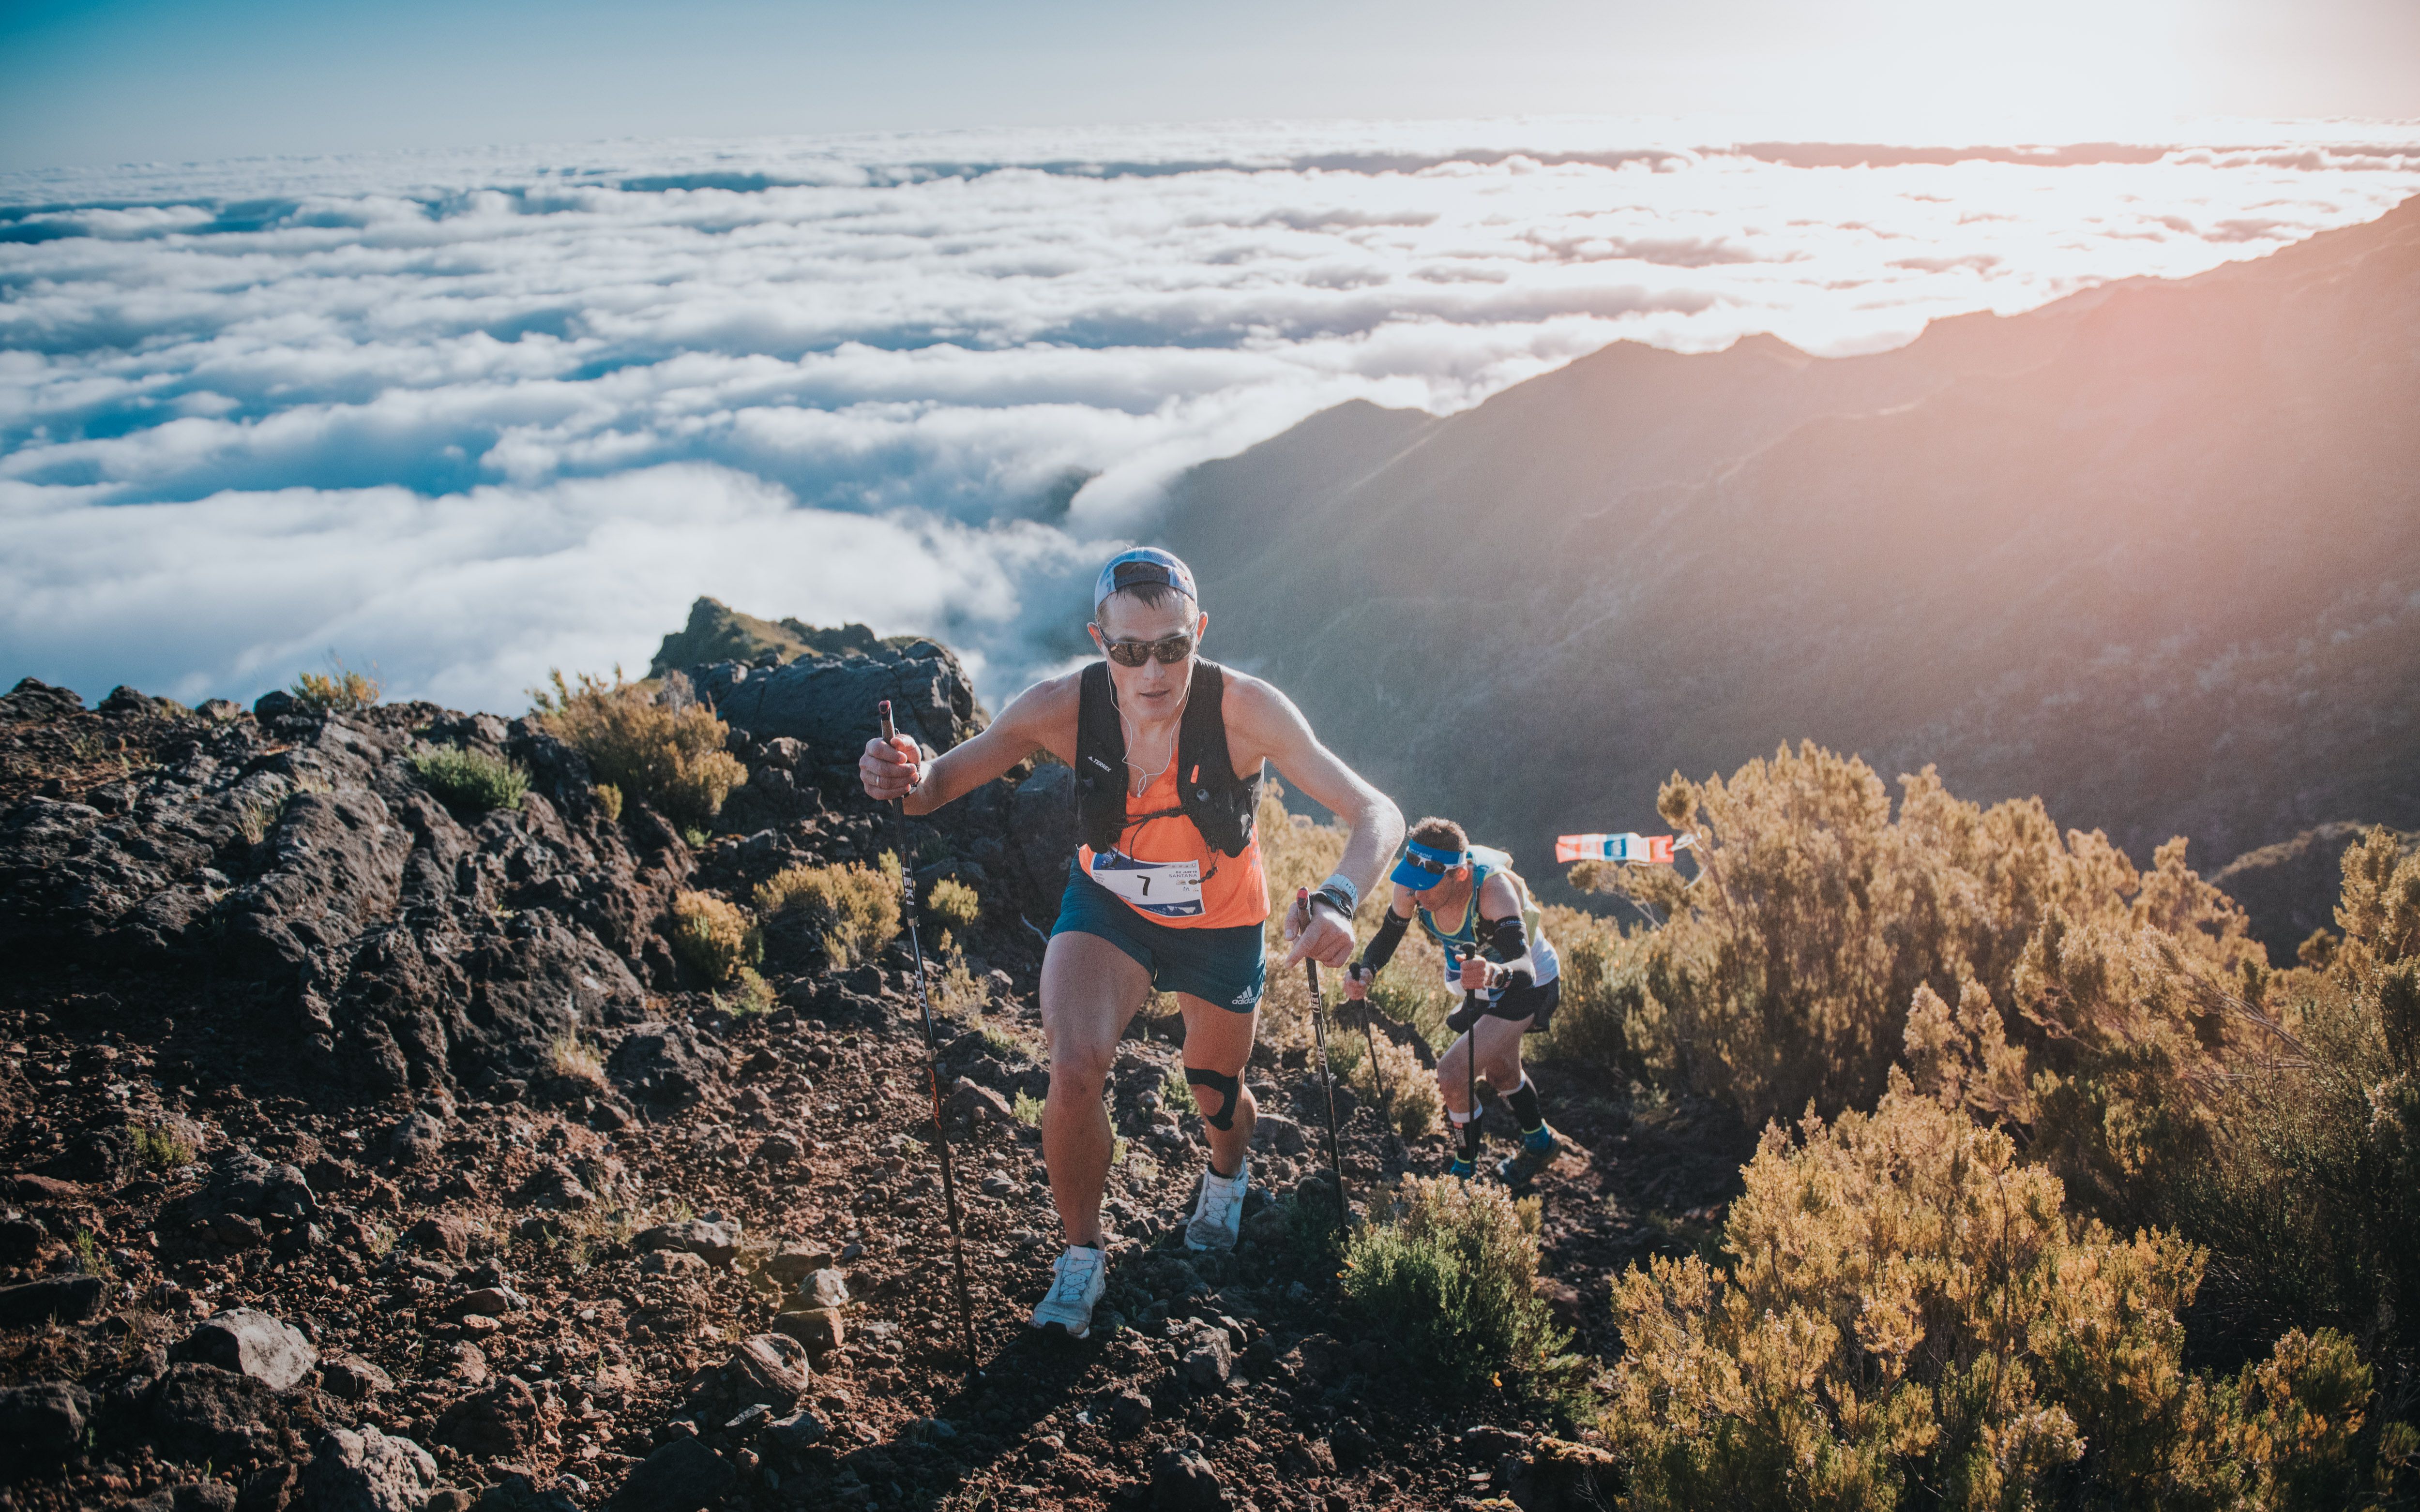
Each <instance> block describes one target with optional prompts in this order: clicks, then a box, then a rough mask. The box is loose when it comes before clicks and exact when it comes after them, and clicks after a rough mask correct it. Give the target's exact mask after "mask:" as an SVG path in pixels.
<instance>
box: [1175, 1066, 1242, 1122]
mask: <svg viewBox="0 0 2420 1512" xmlns="http://www.w3.org/2000/svg"><path fill="white" fill-rule="evenodd" d="M1185 1081H1186V1085H1187V1086H1188V1087H1206V1088H1210V1090H1212V1091H1214V1092H1216V1093H1218V1096H1219V1097H1220V1098H1221V1099H1222V1100H1223V1101H1221V1102H1220V1103H1219V1104H1218V1112H1216V1113H1204V1114H1202V1121H1203V1122H1204V1123H1207V1124H1208V1125H1210V1127H1211V1128H1213V1129H1216V1130H1218V1132H1219V1133H1220V1134H1224V1133H1226V1132H1227V1131H1228V1130H1230V1129H1233V1127H1235V1099H1236V1096H1237V1095H1238V1094H1239V1093H1241V1092H1242V1091H1243V1089H1244V1084H1243V1083H1241V1082H1239V1081H1237V1080H1236V1079H1235V1078H1234V1077H1233V1076H1229V1075H1226V1074H1225V1073H1223V1072H1215V1071H1212V1070H1210V1069H1209V1068H1208V1067H1206V1066H1187V1067H1186V1068H1185Z"/></svg>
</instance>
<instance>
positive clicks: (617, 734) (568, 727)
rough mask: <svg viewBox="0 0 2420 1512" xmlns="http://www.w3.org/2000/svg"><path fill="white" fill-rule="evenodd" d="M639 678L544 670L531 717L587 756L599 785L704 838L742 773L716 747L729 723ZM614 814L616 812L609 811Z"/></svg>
mask: <svg viewBox="0 0 2420 1512" xmlns="http://www.w3.org/2000/svg"><path fill="white" fill-rule="evenodd" d="M661 692H662V693H664V694H667V695H673V696H665V697H659V691H658V690H656V689H653V688H650V687H648V685H646V684H644V683H626V682H624V681H622V677H621V673H620V672H619V671H616V672H615V673H614V675H613V681H612V682H610V683H609V682H606V681H605V680H604V679H603V678H600V677H592V676H589V675H587V674H585V673H582V675H581V676H580V677H579V678H578V679H577V681H566V680H565V678H564V675H563V673H561V672H559V671H558V672H555V673H553V674H552V682H551V687H542V688H535V689H532V691H531V697H532V700H533V703H534V709H535V715H536V718H537V722H538V724H540V725H541V726H543V727H544V728H545V729H546V731H547V733H550V734H551V735H553V736H554V737H555V738H556V739H558V740H561V741H563V742H564V743H565V744H566V745H568V746H572V747H575V748H578V749H579V751H580V753H581V754H582V755H583V756H585V757H587V758H588V765H589V769H590V770H591V771H592V772H594V773H595V774H596V779H597V782H598V784H599V785H600V787H602V786H611V787H613V788H614V789H615V790H616V791H617V792H618V793H619V795H620V796H621V797H622V798H623V799H630V798H635V799H637V800H638V801H640V802H642V803H644V804H646V805H647V806H649V807H650V808H652V809H654V810H657V811H658V812H659V813H661V814H662V815H663V816H664V817H665V818H667V819H670V820H671V821H672V822H673V823H674V824H675V825H679V826H680V827H681V828H682V829H683V830H684V831H685V832H686V831H697V832H698V833H699V838H698V839H696V840H693V841H690V843H691V844H704V843H705V841H704V838H703V835H704V831H705V829H706V826H707V825H710V824H712V823H713V822H714V816H715V815H716V814H718V813H720V812H721V811H722V800H723V799H724V798H726V797H728V796H729V795H730V794H731V790H732V789H733V788H736V787H737V786H739V785H740V784H741V783H743V782H745V781H747V780H748V768H747V767H745V766H743V765H741V764H740V763H739V760H738V758H737V757H736V756H733V755H732V754H731V753H730V752H729V751H728V750H725V749H724V748H723V743H724V742H725V741H726V740H727V739H728V738H729V737H730V733H731V729H730V726H728V725H726V724H724V723H723V722H722V721H721V719H718V718H716V717H714V711H713V710H711V709H709V708H707V707H706V705H704V704H702V703H698V702H694V701H693V700H684V699H682V698H680V697H678V696H677V692H676V690H675V689H673V688H670V687H667V688H664V689H662V690H661ZM615 817H616V818H618V817H619V812H618V810H615Z"/></svg>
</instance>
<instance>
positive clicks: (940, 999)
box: [933, 933, 985, 1021]
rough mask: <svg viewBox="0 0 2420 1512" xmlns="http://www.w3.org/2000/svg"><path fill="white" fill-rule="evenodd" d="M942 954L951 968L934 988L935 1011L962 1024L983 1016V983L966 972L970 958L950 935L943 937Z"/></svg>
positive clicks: (945, 934) (969, 972) (942, 973)
mask: <svg viewBox="0 0 2420 1512" xmlns="http://www.w3.org/2000/svg"><path fill="white" fill-rule="evenodd" d="M940 954H941V957H942V959H944V960H946V961H947V962H948V963H949V965H948V966H947V967H946V968H945V969H944V970H943V971H942V972H941V980H940V982H939V984H938V985H937V986H935V987H934V989H933V1007H934V1010H935V1011H938V1012H939V1013H941V1014H942V1015H944V1016H945V1017H948V1018H954V1019H958V1020H960V1021H966V1020H972V1019H979V1018H981V1017H983V1006H984V999H985V992H984V987H983V983H982V982H979V981H977V980H975V974H974V973H973V972H971V971H969V970H968V969H967V958H966V957H965V956H964V955H961V954H960V953H959V952H958V951H957V949H955V948H954V946H952V945H951V943H950V938H949V935H948V934H947V933H944V934H943V935H942V936H941V948H940Z"/></svg>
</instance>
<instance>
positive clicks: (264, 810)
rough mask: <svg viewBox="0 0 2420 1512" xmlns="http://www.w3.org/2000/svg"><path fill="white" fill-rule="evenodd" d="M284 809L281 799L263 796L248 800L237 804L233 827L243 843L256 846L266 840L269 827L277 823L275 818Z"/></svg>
mask: <svg viewBox="0 0 2420 1512" xmlns="http://www.w3.org/2000/svg"><path fill="white" fill-rule="evenodd" d="M285 809H286V804H285V801H284V800H283V799H280V798H271V797H265V796H264V797H256V798H248V799H246V800H245V801H244V802H242V803H240V804H239V805H238V806H237V808H236V811H235V826H236V828H237V830H239V831H240V833H241V834H242V836H243V842H244V843H245V844H247V845H257V844H259V843H260V842H261V841H264V840H267V839H268V838H269V826H270V825H273V824H275V823H277V816H278V815H279V814H280V813H282V812H284V811H285Z"/></svg>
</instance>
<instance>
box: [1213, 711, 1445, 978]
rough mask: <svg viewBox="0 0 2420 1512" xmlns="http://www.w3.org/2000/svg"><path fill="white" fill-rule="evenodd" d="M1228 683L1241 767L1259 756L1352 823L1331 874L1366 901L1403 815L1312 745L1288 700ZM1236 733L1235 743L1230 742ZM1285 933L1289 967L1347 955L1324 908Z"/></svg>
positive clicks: (1390, 855) (1339, 928)
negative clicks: (1289, 942) (1290, 941)
mask: <svg viewBox="0 0 2420 1512" xmlns="http://www.w3.org/2000/svg"><path fill="white" fill-rule="evenodd" d="M1229 679H1230V680H1229V682H1228V685H1227V687H1228V689H1229V691H1228V694H1227V709H1226V713H1227V729H1228V732H1229V746H1230V748H1231V749H1234V750H1237V751H1238V752H1239V753H1240V754H1242V755H1243V756H1244V757H1245V764H1244V769H1245V770H1250V769H1251V767H1253V766H1256V765H1258V764H1259V763H1260V761H1261V760H1263V759H1266V760H1267V762H1268V763H1269V764H1270V765H1272V766H1275V767H1276V768H1277V769H1278V775H1279V776H1280V777H1282V778H1284V779H1286V780H1287V781H1289V782H1291V783H1293V784H1294V785H1295V787H1296V788H1297V789H1299V790H1300V791H1302V792H1303V793H1306V794H1308V795H1310V796H1311V801H1312V802H1314V803H1317V804H1319V805H1320V806H1321V807H1322V808H1325V809H1326V810H1327V811H1328V812H1329V813H1332V814H1334V815H1335V816H1336V817H1337V818H1339V819H1342V820H1343V821H1344V822H1345V824H1346V825H1350V826H1351V828H1352V838H1351V839H1349V840H1348V841H1345V844H1344V858H1343V859H1342V860H1341V861H1339V862H1338V863H1337V865H1336V870H1337V871H1339V872H1342V873H1343V874H1344V875H1345V877H1347V878H1348V879H1349V880H1351V882H1352V883H1353V887H1354V890H1355V891H1356V892H1357V893H1359V894H1360V895H1361V896H1362V897H1365V898H1366V897H1368V896H1370V894H1371V893H1372V892H1373V890H1374V889H1375V888H1376V887H1377V885H1378V879H1379V877H1380V876H1381V875H1383V874H1384V873H1385V872H1386V869H1387V863H1388V862H1389V861H1391V860H1392V859H1394V855H1395V850H1396V847H1398V846H1400V845H1401V844H1403V842H1404V815H1403V810H1399V809H1397V808H1396V807H1395V802H1394V800H1393V799H1392V798H1389V797H1388V796H1387V795H1385V794H1383V793H1381V792H1379V791H1378V790H1377V789H1376V788H1374V787H1372V786H1371V785H1370V784H1369V782H1368V781H1367V780H1366V779H1363V778H1362V776H1361V774H1360V773H1358V772H1356V771H1355V770H1353V768H1351V767H1349V766H1347V765H1345V764H1343V763H1342V762H1341V761H1339V760H1338V759H1337V757H1336V753H1335V752H1334V751H1331V750H1329V749H1328V748H1326V747H1325V746H1323V745H1321V744H1320V743H1319V738H1318V737H1317V736H1316V735H1314V734H1312V733H1311V724H1310V721H1308V720H1306V719H1305V718H1303V717H1302V711H1301V710H1300V709H1297V708H1295V706H1294V701H1293V700H1291V699H1289V698H1287V697H1286V696H1285V695H1284V694H1283V693H1280V692H1279V691H1278V690H1277V689H1276V688H1274V687H1270V686H1269V685H1268V684H1266V683H1264V682H1262V681H1261V680H1260V679H1259V678H1257V677H1246V676H1242V675H1239V674H1235V673H1232V672H1231V673H1230V674H1229ZM1238 735H1240V736H1241V737H1242V738H1241V739H1236V738H1234V737H1235V736H1238ZM1297 931H1298V932H1299V933H1297ZM1287 933H1290V934H1296V938H1295V946H1294V949H1293V951H1292V952H1291V953H1289V954H1288V955H1287V957H1286V959H1285V964H1287V965H1289V966H1291V965H1293V964H1295V963H1296V962H1298V961H1301V960H1303V959H1305V958H1306V957H1308V958H1310V959H1311V960H1315V961H1319V962H1321V963H1323V964H1327V965H1331V966H1339V967H1341V966H1342V965H1343V964H1345V962H1346V961H1348V960H1350V959H1351V957H1352V954H1353V931H1352V930H1351V928H1350V927H1348V926H1346V925H1343V924H1342V923H1338V922H1336V921H1333V920H1330V919H1328V918H1327V917H1326V911H1325V910H1322V911H1321V914H1320V919H1319V921H1318V922H1317V923H1316V924H1314V925H1312V926H1311V927H1308V928H1305V927H1302V926H1301V925H1299V924H1298V923H1296V922H1295V921H1293V920H1289V922H1288V926H1287Z"/></svg>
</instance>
